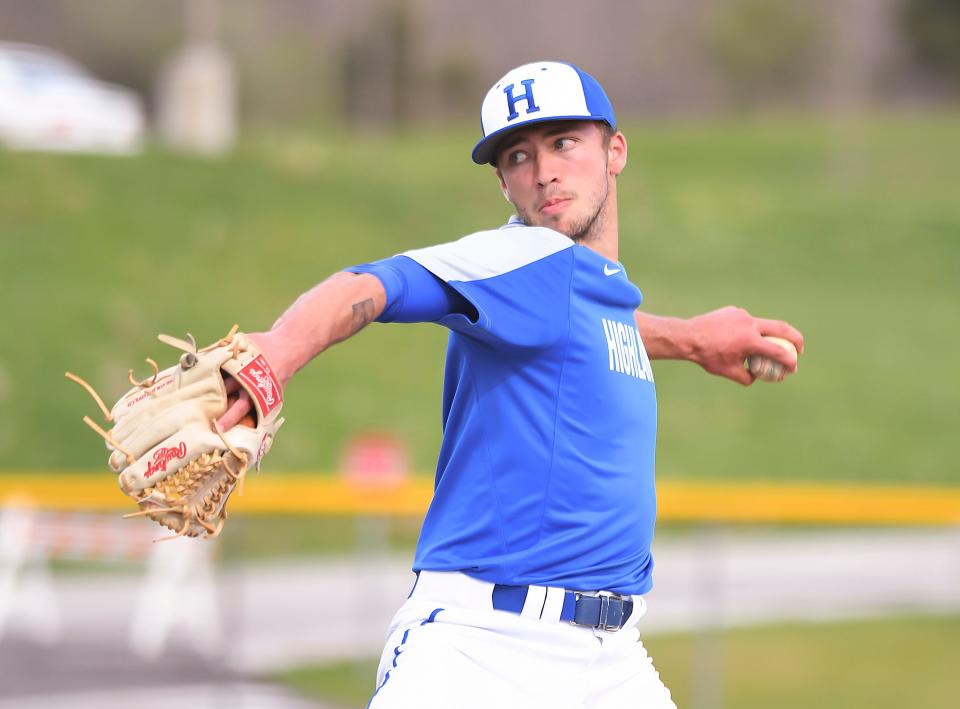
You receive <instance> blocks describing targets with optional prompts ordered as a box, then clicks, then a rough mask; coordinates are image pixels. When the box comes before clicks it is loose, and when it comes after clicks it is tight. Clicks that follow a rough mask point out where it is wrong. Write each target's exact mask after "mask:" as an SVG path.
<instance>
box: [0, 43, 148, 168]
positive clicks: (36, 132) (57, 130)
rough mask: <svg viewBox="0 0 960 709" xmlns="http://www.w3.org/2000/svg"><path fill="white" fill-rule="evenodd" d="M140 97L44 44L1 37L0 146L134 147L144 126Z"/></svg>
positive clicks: (116, 149)
mask: <svg viewBox="0 0 960 709" xmlns="http://www.w3.org/2000/svg"><path fill="white" fill-rule="evenodd" d="M144 124H145V120H144V111H143V106H142V104H141V101H140V98H139V97H138V96H137V95H136V94H135V93H134V92H133V91H131V90H130V89H127V88H124V87H121V86H115V85H113V84H108V83H106V82H103V81H100V80H98V79H96V78H94V77H93V76H91V75H90V74H89V73H88V72H87V71H86V70H84V69H83V68H82V67H80V66H79V65H78V64H76V63H75V62H73V61H71V60H70V59H67V58H66V57H64V56H63V55H60V54H57V53H56V52H53V51H51V50H49V49H45V48H43V47H34V46H31V45H27V44H13V43H8V42H0V146H4V147H7V148H10V149H24V150H55V151H72V152H96V153H133V152H136V151H137V150H138V149H139V148H140V143H141V140H142V138H143V132H144Z"/></svg>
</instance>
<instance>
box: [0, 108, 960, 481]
mask: <svg viewBox="0 0 960 709" xmlns="http://www.w3.org/2000/svg"><path fill="white" fill-rule="evenodd" d="M625 132H626V134H627V136H628V138H629V139H630V148H631V157H630V167H629V169H628V170H627V171H626V173H625V174H624V175H623V176H622V178H621V184H620V205H621V206H620V211H621V239H622V244H621V259H622V260H623V262H624V264H625V265H626V266H627V268H628V270H629V272H630V276H631V278H632V280H633V281H634V282H635V283H637V284H638V285H639V286H640V287H641V289H642V290H643V291H644V294H645V298H646V300H645V303H644V307H645V308H647V309H649V310H650V311H651V312H655V313H658V314H677V315H694V314H696V313H698V312H702V311H704V310H708V309H712V308H715V307H719V306H722V305H725V304H728V303H736V304H738V305H742V306H744V307H746V308H748V309H750V310H751V311H752V312H754V313H755V314H758V315H763V316H767V317H779V318H784V319H788V320H790V321H792V322H793V323H794V324H796V325H797V326H798V327H799V328H800V329H802V330H803V331H804V333H805V334H806V336H807V354H806V355H805V356H804V357H803V359H802V361H801V366H800V374H799V376H797V377H795V378H793V379H791V380H788V381H787V382H785V383H784V384H782V385H778V386H770V385H763V384H760V385H756V386H753V387H751V388H750V389H742V388H740V387H738V386H737V385H735V384H732V383H730V382H726V381H721V380H717V379H714V378H711V377H708V376H707V375H705V374H703V373H702V372H701V371H700V370H699V369H697V368H696V367H694V366H692V365H688V364H683V363H672V362H668V363H657V364H655V372H656V376H657V385H658V392H659V397H660V401H661V422H660V430H661V434H660V446H659V451H658V453H659V455H658V458H659V472H660V475H661V476H664V477H667V476H669V477H674V478H718V477H731V476H733V477H737V478H773V479H777V478H783V479H797V478H806V479H825V480H828V479H843V480H862V481H883V482H898V481H902V482H953V481H956V480H957V462H956V461H957V459H958V455H957V453H958V450H957V449H958V444H957V441H958V436H957V433H956V432H957V428H958V424H960V415H958V404H960V374H958V368H957V366H956V364H955V359H956V354H955V353H956V352H957V351H958V350H960V329H958V327H957V325H958V323H960V318H958V315H960V192H958V186H960V115H958V114H957V113H948V114H941V115H914V116H908V115H901V116H881V117H872V118H869V119H867V118H859V119H852V118H851V119H833V120H827V119H814V118H804V119H798V118H789V117H788V118H765V119H750V120H745V121H738V122H734V121H732V120H731V121H728V122H724V123H710V124H707V123H702V124H701V123H683V124H669V125H668V124H665V123H644V124H633V125H629V126H626V128H625ZM474 133H475V130H474V128H473V127H469V128H466V127H465V128H463V129H462V130H460V129H457V130H452V129H451V130H447V131H442V132H438V131H430V132H427V131H424V132H421V133H415V134H409V135H405V136H402V137H399V138H394V139H388V138H386V137H369V136H368V137H358V136H352V137H347V136H341V135H323V136H320V135H316V136H310V135H298V136H289V135H282V136H281V135H273V136H267V135H262V136H260V137H258V138H255V139H249V140H248V141H247V142H246V143H245V144H244V145H243V146H242V147H241V149H239V150H238V151H237V152H236V153H235V154H234V155H232V156H231V157H229V158H226V159H222V160H203V159H194V158H187V157H182V156H176V155H171V154H166V153H161V152H155V151H154V152H149V153H147V154H145V155H143V156H140V157H136V158H131V159H109V158H98V157H83V156H50V155H36V154H13V153H0V296H2V300H3V304H4V311H3V317H2V320H0V322H2V328H0V470H47V469H86V470H90V469H100V468H103V467H104V463H103V460H104V454H103V449H102V446H101V445H100V443H99V441H98V440H97V438H96V437H95V436H94V434H92V433H91V432H90V431H88V430H87V429H86V427H85V426H84V425H83V424H82V423H81V422H80V418H81V417H82V415H83V414H85V413H89V414H91V415H93V414H94V413H95V408H94V406H93V404H92V402H90V401H89V399H88V397H87V395H86V394H84V393H83V392H82V391H81V390H80V389H79V388H78V387H76V386H74V385H72V384H70V383H69V382H67V381H66V380H65V379H63V372H64V370H67V369H69V370H71V371H74V372H77V373H79V374H81V375H83V376H85V377H87V378H88V379H89V380H90V381H91V382H92V383H93V384H94V386H96V387H97V388H98V389H99V390H100V391H101V393H102V394H103V395H104V397H105V398H106V399H107V400H108V401H109V400H113V399H114V398H116V397H117V396H119V395H120V394H122V393H123V391H125V390H126V388H127V384H126V371H127V369H128V368H129V367H131V366H133V367H134V368H135V371H136V373H137V374H138V375H140V376H142V375H145V374H146V373H147V372H148V369H147V366H146V365H145V364H144V363H143V360H144V358H145V357H147V356H152V357H154V358H155V359H157V360H158V361H159V362H161V364H165V363H166V364H169V363H170V362H172V361H173V357H174V356H175V353H174V351H173V350H170V349H169V348H167V347H166V346H164V345H161V344H160V343H158V342H157V341H156V339H155V337H156V334H157V333H158V332H167V333H170V334H175V335H182V334H183V333H185V332H186V331H188V330H189V331H191V332H192V333H193V334H194V335H196V336H197V339H198V340H199V341H200V342H202V343H205V342H209V341H212V340H214V339H215V338H217V337H219V336H221V335H222V334H223V333H224V332H226V330H227V329H228V328H229V327H230V325H231V324H232V323H234V322H239V323H240V325H241V327H242V328H244V329H248V330H255V329H261V328H266V327H268V326H269V325H270V323H271V322H272V321H273V319H274V318H275V317H276V316H277V315H278V314H279V313H280V312H281V311H282V310H283V309H284V308H285V307H286V306H287V305H288V304H289V303H290V302H291V301H292V300H293V299H294V298H295V297H296V296H297V295H298V294H299V293H301V292H302V291H304V290H306V289H307V288H309V287H310V286H312V285H313V284H314V283H316V282H317V281H318V280H320V279H322V278H323V277H325V276H326V275H327V274H329V273H330V272H332V271H334V270H337V269H339V268H342V267H344V266H346V265H349V264H353V263H359V262H364V261H368V260H373V259H376V258H380V257H384V256H388V255H391V254H393V253H396V252H398V251H402V250H406V249H408V248H412V247H416V246H424V245H428V244H431V243H438V242H442V241H449V240H452V239H454V238H457V237H458V236H460V235H462V234H465V233H469V232H471V231H475V230H478V229H482V228H489V227H493V226H496V225H498V224H500V223H502V222H503V221H504V220H505V219H506V218H507V217H508V216H509V213H510V209H509V205H508V204H506V203H505V202H504V201H503V199H502V197H501V196H500V194H499V190H498V189H497V186H496V184H495V182H494V177H493V176H492V175H491V174H490V171H489V170H488V169H483V168H477V167H474V166H472V165H471V164H470V162H469V158H468V151H469V148H470V147H471V146H472V142H473V139H474ZM444 343H445V332H444V331H442V330H441V328H438V327H436V326H431V325H413V326H380V325H375V326H372V327H370V328H368V329H367V330H366V331H364V332H363V333H362V334H361V335H359V336H358V337H357V338H355V339H353V340H351V341H350V342H347V343H345V344H343V345H340V346H338V347H336V348H334V349H333V350H331V351H330V352H328V353H327V354H326V355H324V356H323V357H322V358H321V359H320V360H319V361H317V362H314V363H313V364H312V365H311V366H310V367H308V368H307V369H306V370H304V371H303V372H302V373H301V374H300V375H298V377H297V379H295V380H294V382H293V384H292V386H291V387H290V390H289V392H288V404H287V410H286V416H287V420H288V423H287V425H286V427H285V428H284V431H283V434H282V436H281V442H280V445H278V446H276V448H275V450H274V452H273V453H272V454H271V461H270V463H269V468H270V469H299V470H303V469H324V470H330V469H334V468H335V467H336V465H337V460H338V455H339V450H340V447H341V446H342V443H343V441H344V440H345V439H346V438H347V437H348V436H350V435H351V434H352V433H354V432H357V431H360V430H364V429H370V428H373V429H378V430H389V431H392V432H394V433H396V434H397V435H398V436H401V437H403V438H405V439H407V440H409V442H410V445H411V448H412V451H413V455H414V462H415V464H416V468H417V469H418V470H420V471H424V472H428V471H430V470H432V467H433V462H434V460H435V454H436V450H437V447H438V443H439V438H440V428H439V421H440V406H439V397H440V390H441V377H442V366H443V356H444Z"/></svg>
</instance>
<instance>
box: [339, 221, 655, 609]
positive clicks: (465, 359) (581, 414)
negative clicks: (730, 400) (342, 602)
mask: <svg viewBox="0 0 960 709" xmlns="http://www.w3.org/2000/svg"><path fill="white" fill-rule="evenodd" d="M347 270H348V271H351V272H354V273H372V274H374V275H376V276H377V277H378V278H379V279H380V280H381V281H382V282H383V284H384V288H385V290H386V292H387V307H386V308H385V309H384V311H383V313H382V314H381V315H380V317H379V318H378V319H379V320H380V321H383V322H423V321H431V322H437V323H439V324H441V325H444V326H445V327H447V328H449V330H450V338H449V342H448V347H447V359H446V371H445V375H444V393H443V411H442V421H443V444H442V447H441V449H440V456H439V460H438V463H437V471H436V480H435V491H434V497H433V500H432V502H431V504H430V508H429V510H428V512H427V515H426V518H425V520H424V523H423V528H422V531H421V534H420V540H419V543H418V546H417V552H416V557H415V561H414V569H415V570H421V569H430V570H437V571H462V572H464V573H467V574H469V575H472V576H475V577H478V578H481V579H483V580H486V581H491V582H494V583H502V584H511V585H526V584H538V585H546V586H561V587H564V588H568V589H575V590H611V591H616V592H619V593H630V594H640V593H645V592H646V591H648V590H649V589H650V587H651V571H652V568H653V560H652V557H651V554H650V544H651V541H652V539H653V528H654V519H655V516H656V494H655V489H654V448H655V439H656V427H657V408H656V393H655V388H654V383H653V374H652V372H651V368H650V361H649V359H648V358H647V354H646V351H645V350H644V347H643V342H642V340H641V338H640V333H639V332H638V330H637V327H636V323H635V320H634V310H635V309H636V308H637V306H639V304H640V301H641V294H640V291H639V290H638V289H637V287H636V286H635V285H633V284H632V283H631V282H630V281H629V280H628V279H627V275H626V273H625V272H624V269H623V266H622V265H620V264H617V263H613V262H611V261H609V260H607V259H605V258H603V257H602V256H600V255H599V254H597V253H596V252H594V251H593V250H591V249H589V248H586V247H582V246H579V245H576V244H574V242H573V241H571V240H570V239H569V238H567V237H566V236H564V235H562V234H560V233H558V232H555V231H553V230H551V229H546V228H542V227H529V226H525V225H523V224H522V223H521V222H519V221H518V220H517V219H516V218H514V219H512V220H511V221H510V223H508V224H507V225H506V226H504V227H502V228H500V229H496V230H492V231H485V232H479V233H476V234H471V235H469V236H466V237H464V238H462V239H460V240H459V241H455V242H452V243H448V244H441V245H439V246H432V247H429V248H425V249H416V250H413V251H408V252H406V253H404V254H401V255H398V256H395V257H393V258H390V259H386V260H384V261H380V262H376V263H372V264H364V265H361V266H355V267H353V268H350V269H347Z"/></svg>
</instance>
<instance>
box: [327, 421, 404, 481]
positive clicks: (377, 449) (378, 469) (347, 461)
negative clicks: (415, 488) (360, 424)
mask: <svg viewBox="0 0 960 709" xmlns="http://www.w3.org/2000/svg"><path fill="white" fill-rule="evenodd" d="M340 469H341V470H342V471H343V476H344V478H345V479H346V480H347V481H348V482H350V483H352V484H358V485H384V484H386V485H400V484H402V483H404V482H406V481H407V479H408V478H409V475H410V454H409V451H408V449H407V445H406V443H404V442H403V441H401V440H400V439H399V438H397V437H396V436H394V435H393V434H391V433H387V432H381V431H367V432H364V433H360V434H359V435H357V436H355V437H354V438H352V439H350V440H349V441H347V444H346V445H345V446H344V448H343V453H342V454H341V459H340Z"/></svg>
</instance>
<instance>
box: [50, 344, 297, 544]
mask: <svg viewBox="0 0 960 709" xmlns="http://www.w3.org/2000/svg"><path fill="white" fill-rule="evenodd" d="M187 337H188V338H189V340H188V341H185V340H180V339H177V338H175V337H170V336H168V335H160V341H161V342H164V343H166V344H168V345H171V346H173V347H176V348H177V349H180V350H183V355H182V356H181V357H180V362H179V363H178V364H177V365H175V366H173V367H170V368H169V369H165V370H163V371H162V372H161V371H160V369H159V367H158V366H157V363H156V362H154V361H153V360H152V359H147V362H148V363H149V364H150V365H151V366H152V367H153V370H154V372H153V376H151V377H148V378H147V379H145V380H143V381H137V380H135V379H134V377H133V370H131V371H130V372H129V373H128V375H127V376H128V379H129V380H130V383H131V384H132V385H133V388H132V389H131V390H130V391H128V392H127V393H126V394H125V395H124V396H122V397H121V398H120V400H119V401H118V402H117V403H116V404H115V405H114V406H113V409H112V410H107V407H106V406H105V405H104V403H103V400H102V399H101V398H100V397H99V396H98V395H97V392H96V391H95V390H94V389H93V387H91V386H90V385H89V384H88V383H87V382H85V381H84V380H83V379H81V378H80V377H78V376H76V375H74V374H71V373H70V372H67V375H66V376H67V378H68V379H71V380H72V381H75V382H77V383H78V384H80V385H81V386H82V387H84V388H85V389H86V390H87V391H88V392H89V393H90V395H91V396H92V397H93V399H94V401H96V402H97V405H98V406H99V407H100V410H101V411H103V415H104V418H106V420H107V423H112V424H114V425H113V428H111V429H110V430H109V431H105V430H103V429H102V428H100V426H98V425H97V424H96V423H94V422H93V420H91V419H90V417H89V416H84V417H83V420H84V422H85V423H86V424H87V425H88V426H90V428H92V429H93V430H94V431H96V432H97V433H98V434H99V435H100V436H102V437H103V439H104V441H106V444H107V450H109V451H110V458H109V460H108V464H109V465H110V467H111V468H112V469H113V470H114V471H115V472H117V473H118V474H119V477H118V482H119V484H120V489H121V490H123V492H124V493H126V494H127V495H129V496H130V497H132V498H133V499H134V500H135V501H136V502H137V505H138V506H139V507H140V511H139V512H134V513H132V514H130V515H127V516H128V517H134V516H141V515H145V516H148V517H150V518H151V519H153V520H155V521H156V522H158V523H160V524H161V525H163V526H165V527H167V528H169V529H171V530H173V531H175V532H176V533H177V536H183V535H186V536H191V537H196V536H202V537H215V536H217V535H218V534H219V533H220V531H221V529H223V523H224V521H225V520H226V518H227V510H226V504H227V500H228V499H229V497H230V495H231V493H232V492H233V491H234V490H235V489H238V488H240V489H241V490H242V484H243V478H244V475H245V474H246V471H247V468H248V467H249V466H250V465H256V466H257V468H259V467H260V459H261V458H262V457H263V456H264V455H265V454H266V452H267V451H268V450H269V448H270V445H271V444H272V442H273V438H274V436H275V435H276V432H277V429H278V428H280V426H281V425H282V424H283V419H282V418H279V414H280V409H281V408H282V406H283V392H282V390H281V388H280V384H279V381H278V379H277V376H276V374H274V372H273V369H272V368H271V367H270V364H269V363H268V362H267V360H266V358H265V357H264V356H263V354H262V353H261V352H260V351H259V349H257V347H256V345H255V344H254V343H253V342H252V341H251V340H250V339H249V338H247V337H246V336H245V335H243V333H239V332H237V328H236V326H234V327H233V328H232V329H231V330H230V332H229V333H228V334H227V336H226V337H224V338H223V339H221V340H219V341H217V342H215V343H213V344H212V345H210V346H209V347H204V348H203V349H197V346H196V342H195V341H194V340H193V338H192V337H191V336H189V335H188V336H187ZM231 378H232V379H233V380H235V381H236V382H237V384H238V385H239V387H238V388H239V389H243V390H245V391H246V392H247V393H248V394H249V396H250V400H251V401H252V403H253V407H254V411H253V412H251V413H252V414H253V415H255V416H256V419H254V418H252V417H251V416H248V417H247V418H246V419H244V420H243V421H242V422H241V423H240V424H238V425H237V426H234V427H233V428H231V429H230V430H229V431H221V430H220V428H219V427H218V426H217V423H216V421H217V419H218V418H219V417H220V416H222V415H223V414H224V413H225V412H226V411H227V408H228V407H229V405H230V404H231V403H232V402H233V400H234V399H235V398H236V396H238V395H239V393H237V392H235V393H233V394H231V393H228V392H229V391H232V389H230V388H228V386H227V381H228V380H229V379H231ZM232 386H233V385H231V387H232Z"/></svg>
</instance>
